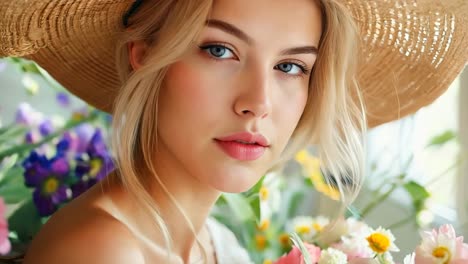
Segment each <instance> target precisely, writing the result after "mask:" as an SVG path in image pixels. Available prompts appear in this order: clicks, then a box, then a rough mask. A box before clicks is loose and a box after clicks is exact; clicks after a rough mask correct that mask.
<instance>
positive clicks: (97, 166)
mask: <svg viewBox="0 0 468 264" xmlns="http://www.w3.org/2000/svg"><path fill="white" fill-rule="evenodd" d="M89 165H90V167H91V168H90V170H89V175H91V176H92V177H96V175H97V174H98V173H99V171H100V170H101V167H102V160H101V159H92V160H91V161H90V162H89Z"/></svg>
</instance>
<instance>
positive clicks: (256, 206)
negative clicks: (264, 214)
mask: <svg viewBox="0 0 468 264" xmlns="http://www.w3.org/2000/svg"><path fill="white" fill-rule="evenodd" d="M250 207H251V208H252V210H253V213H254V215H255V220H256V221H257V222H259V221H260V195H256V196H255V197H254V198H253V199H252V200H251V201H250Z"/></svg>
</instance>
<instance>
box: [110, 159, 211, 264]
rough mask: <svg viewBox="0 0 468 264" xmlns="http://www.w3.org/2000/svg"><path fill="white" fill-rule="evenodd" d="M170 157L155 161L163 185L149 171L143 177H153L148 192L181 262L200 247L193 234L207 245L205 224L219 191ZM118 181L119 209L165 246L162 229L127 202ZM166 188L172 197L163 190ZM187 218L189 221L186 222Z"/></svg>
mask: <svg viewBox="0 0 468 264" xmlns="http://www.w3.org/2000/svg"><path fill="white" fill-rule="evenodd" d="M172 160H173V159H164V158H159V159H158V162H157V164H155V165H156V166H155V167H156V168H157V169H156V170H157V171H156V173H157V176H158V177H159V179H160V181H161V182H162V183H163V184H164V187H165V188H164V187H163V186H162V185H161V184H159V182H158V180H157V179H154V180H153V178H150V177H154V176H150V174H148V175H145V177H147V178H150V179H152V180H150V181H148V186H149V188H148V189H149V193H150V195H151V197H152V198H153V200H154V202H155V203H156V205H157V207H158V208H159V213H160V215H161V216H162V218H163V220H164V222H165V224H166V225H167V228H168V230H169V233H170V237H171V239H172V241H173V248H172V250H173V252H172V253H174V254H175V255H177V256H179V257H180V258H181V259H182V260H183V262H184V263H188V262H189V259H190V256H191V255H192V257H193V255H200V254H201V253H200V250H203V249H201V248H199V247H198V246H197V245H196V236H197V237H198V238H199V240H200V241H201V242H202V244H203V245H204V246H207V247H208V248H209V246H208V245H209V244H208V243H209V242H210V239H209V234H208V232H207V230H206V228H204V227H205V222H206V219H207V217H208V216H209V214H210V211H211V209H212V207H213V205H214V203H215V202H216V200H217V199H218V197H219V195H220V192H219V191H218V190H216V189H214V188H212V187H210V186H207V185H206V184H203V183H202V182H200V181H198V180H197V179H196V178H195V177H193V176H192V175H190V174H189V173H187V172H186V171H184V170H183V169H181V168H182V167H181V166H180V165H177V166H176V164H173V162H170V161H172ZM117 185H119V186H120V188H118V189H121V192H119V194H118V197H119V198H121V199H119V200H120V201H117V202H118V204H119V207H120V208H119V209H122V211H123V212H124V213H126V215H127V216H129V217H130V218H131V220H132V222H133V223H135V226H137V227H138V229H139V231H140V232H141V233H142V234H145V235H147V236H148V238H149V239H151V241H154V242H155V243H156V244H157V245H158V246H160V247H163V248H164V247H165V243H164V238H163V236H162V233H161V231H160V230H156V228H155V223H154V220H153V219H152V218H150V217H148V215H147V214H145V213H144V212H143V211H141V210H139V211H138V212H137V210H135V209H136V207H135V206H134V204H133V203H132V202H129V199H128V198H129V195H128V193H126V190H124V188H122V186H123V185H122V184H117ZM165 189H166V190H167V192H169V194H170V195H171V196H172V198H173V199H171V197H170V196H169V195H168V194H167V193H166V191H165ZM114 195H115V194H114ZM124 197H126V198H124ZM174 200H175V201H174ZM176 203H177V204H178V206H176ZM181 211H183V213H182V212H181ZM184 214H185V216H186V217H184ZM187 219H188V220H189V221H190V223H188V222H187ZM190 225H192V227H191V226H190ZM205 243H206V244H205ZM191 252H192V253H191ZM195 252H196V253H195Z"/></svg>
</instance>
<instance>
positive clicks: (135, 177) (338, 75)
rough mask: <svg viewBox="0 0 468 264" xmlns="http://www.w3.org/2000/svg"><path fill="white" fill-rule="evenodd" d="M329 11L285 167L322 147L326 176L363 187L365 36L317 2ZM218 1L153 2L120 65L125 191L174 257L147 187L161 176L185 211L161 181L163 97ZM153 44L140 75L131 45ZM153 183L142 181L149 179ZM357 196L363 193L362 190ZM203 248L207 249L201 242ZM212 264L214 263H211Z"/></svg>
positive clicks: (135, 25)
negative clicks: (360, 66)
mask: <svg viewBox="0 0 468 264" xmlns="http://www.w3.org/2000/svg"><path fill="white" fill-rule="evenodd" d="M316 2H319V5H320V7H321V9H322V15H323V22H324V23H323V33H322V38H321V41H320V46H319V52H318V57H317V61H316V63H315V66H314V69H313V72H312V77H311V81H310V92H309V98H308V102H307V105H306V108H305V110H304V113H303V115H302V117H301V120H300V121H299V124H298V126H297V128H296V130H295V132H294V134H293V136H292V138H291V140H290V144H288V146H287V148H286V149H285V151H284V152H283V154H282V158H281V160H280V161H279V162H278V164H281V163H283V162H284V161H286V160H288V159H290V158H291V157H292V155H293V154H294V153H295V152H297V151H298V150H299V149H300V148H301V147H303V146H304V144H308V143H314V144H317V146H318V149H319V153H320V157H321V159H322V161H323V164H324V169H326V171H328V172H330V174H331V175H333V176H334V177H335V178H336V182H337V183H338V186H339V188H340V190H341V185H342V182H343V179H350V180H351V182H352V183H355V184H353V186H354V187H356V186H360V182H361V178H362V175H363V166H364V165H363V156H364V154H363V141H362V139H361V136H360V135H361V133H362V132H364V131H365V127H366V125H365V117H364V114H363V113H364V110H363V107H362V104H361V103H360V102H361V100H360V96H359V91H358V86H357V84H356V80H355V73H356V59H357V46H356V45H357V40H358V39H357V29H356V26H355V24H354V21H353V19H352V18H351V17H350V15H349V14H348V13H347V11H346V8H344V7H343V6H342V5H340V4H339V3H337V2H336V1H333V0H320V1H319V0H317V1H316ZM211 6H212V0H204V1H201V0H184V1H177V0H154V1H146V2H144V3H143V4H142V6H141V7H140V8H139V10H138V12H136V13H135V14H133V15H132V17H131V18H130V30H126V31H125V32H123V33H122V36H121V38H120V39H121V42H120V43H119V48H118V58H117V66H118V71H119V74H120V78H121V81H122V83H123V86H122V87H121V91H120V94H119V96H118V98H117V100H116V102H115V108H114V122H113V131H114V133H115V134H114V137H113V139H112V148H113V150H114V153H115V159H116V165H117V168H118V173H119V174H120V175H121V181H122V184H123V185H124V187H125V188H127V189H128V191H129V193H130V194H131V195H132V196H133V198H134V199H135V200H136V202H137V204H139V205H140V206H142V208H143V209H144V210H145V212H147V213H148V214H149V215H150V216H151V217H152V218H154V219H155V223H156V225H157V226H158V228H159V229H160V230H161V232H162V234H163V237H164V240H165V241H166V246H167V249H168V254H170V253H169V252H170V251H171V249H172V241H171V237H170V233H169V230H168V228H167V226H166V224H165V222H164V219H163V218H162V217H161V215H160V213H159V209H158V205H157V204H155V203H154V201H153V200H152V197H151V195H150V193H149V190H148V189H147V188H146V186H148V185H147V184H146V181H148V180H153V179H152V178H151V179H148V178H150V177H148V175H151V176H154V178H155V179H156V180H157V181H158V183H159V184H160V186H161V187H162V188H163V190H164V191H165V192H166V194H167V195H168V197H169V198H170V199H171V200H172V201H173V202H174V204H175V205H176V206H177V208H179V210H180V212H181V213H182V214H183V215H184V217H185V220H186V221H187V223H188V225H189V226H190V228H191V229H192V231H193V232H194V229H193V226H192V224H191V222H190V220H189V219H188V218H187V216H186V215H185V213H184V212H183V210H182V208H180V206H178V203H177V201H176V200H175V199H174V197H173V196H172V195H171V194H170V193H169V192H168V191H167V189H166V188H165V186H164V184H163V183H162V182H161V180H160V179H159V177H158V176H157V174H156V169H155V167H154V160H155V157H154V153H155V151H154V150H155V149H156V146H157V140H156V137H155V136H154V135H157V124H158V120H157V116H158V95H159V91H160V89H161V86H162V83H163V80H164V76H165V73H166V72H167V69H168V67H169V66H170V65H171V64H172V63H174V62H176V61H177V60H178V59H179V58H180V57H181V56H182V55H183V54H184V52H185V51H186V50H187V49H188V48H189V46H190V45H191V43H192V42H193V41H195V40H196V39H197V37H198V35H199V33H200V32H201V30H202V29H203V27H204V25H205V23H206V20H207V18H208V16H209V12H210V9H211ZM138 40H145V41H147V42H148V43H149V44H150V51H149V52H148V54H147V56H146V57H145V61H144V64H143V66H142V67H141V68H140V69H139V70H138V71H132V69H131V67H130V63H129V58H128V55H129V54H128V51H127V44H128V43H130V42H132V41H138ZM143 175H144V176H145V177H142V176H143ZM355 190H356V192H357V190H358V188H355ZM197 243H198V245H199V246H201V243H200V242H199V241H198V239H197ZM204 259H205V260H206V256H204Z"/></svg>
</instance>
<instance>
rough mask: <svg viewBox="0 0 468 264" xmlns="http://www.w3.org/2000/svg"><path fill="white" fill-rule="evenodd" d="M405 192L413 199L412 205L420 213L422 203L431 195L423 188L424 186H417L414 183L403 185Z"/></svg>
mask: <svg viewBox="0 0 468 264" xmlns="http://www.w3.org/2000/svg"><path fill="white" fill-rule="evenodd" d="M403 187H404V188H405V190H406V191H407V192H408V193H409V195H410V196H411V198H412V199H413V205H414V207H415V209H416V210H417V211H420V210H421V209H422V208H423V206H424V202H425V200H426V199H427V198H429V197H430V196H431V193H430V192H429V191H427V190H426V188H424V186H422V185H420V184H418V183H417V182H415V181H409V182H407V183H405V184H404V185H403Z"/></svg>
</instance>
